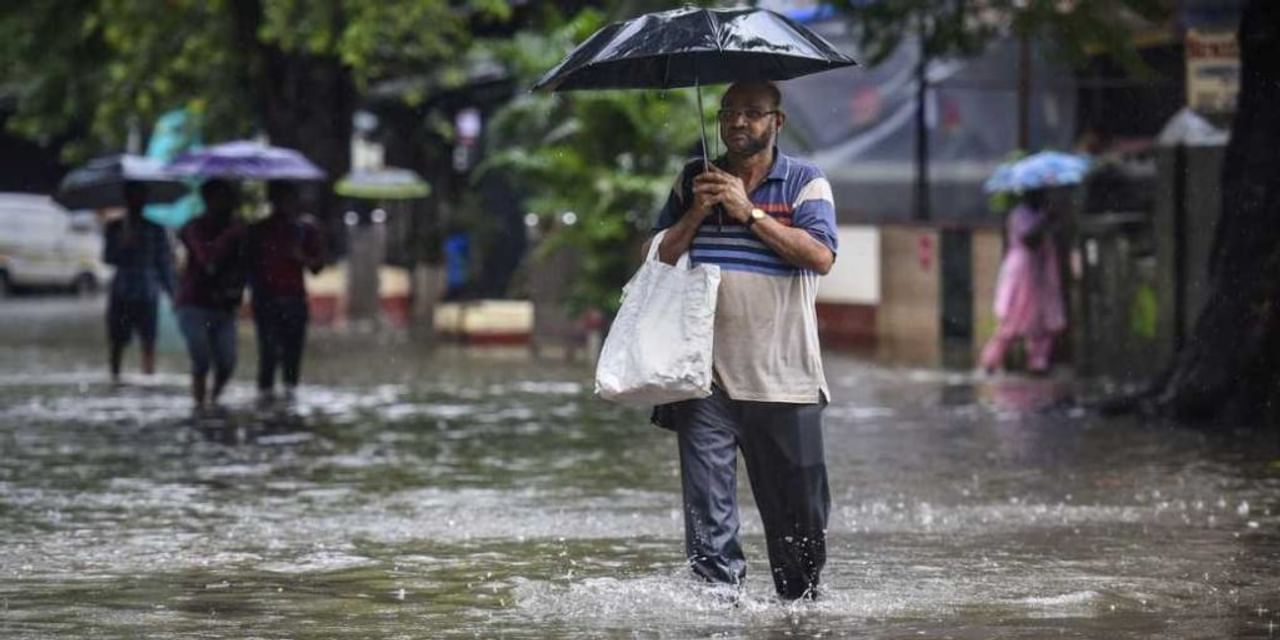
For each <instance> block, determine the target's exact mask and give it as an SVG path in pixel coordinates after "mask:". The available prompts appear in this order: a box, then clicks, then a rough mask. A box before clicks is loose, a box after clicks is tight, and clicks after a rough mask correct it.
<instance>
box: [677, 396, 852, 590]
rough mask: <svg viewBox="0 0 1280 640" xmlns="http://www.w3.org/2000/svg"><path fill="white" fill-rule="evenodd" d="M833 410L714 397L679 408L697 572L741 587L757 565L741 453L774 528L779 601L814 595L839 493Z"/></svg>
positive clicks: (689, 541) (770, 531)
mask: <svg viewBox="0 0 1280 640" xmlns="http://www.w3.org/2000/svg"><path fill="white" fill-rule="evenodd" d="M823 408H824V405H823V404H784V403H774V402H740V401H736V400H733V399H731V398H729V396H727V395H726V394H725V393H724V391H722V390H720V389H719V388H718V387H716V388H715V389H714V392H713V393H712V395H711V397H709V398H704V399H701V400H689V401H686V402H680V403H676V404H673V405H670V409H671V413H670V417H671V422H672V426H674V427H675V428H676V431H677V432H678V433H679V439H680V479H681V484H682V487H683V492H684V522H685V551H686V553H687V554H688V557H689V562H690V564H691V565H692V568H693V571H694V572H695V573H696V574H698V575H700V576H702V577H703V578H705V579H707V580H709V581H712V582H719V583H729V584H737V583H740V582H741V581H742V579H743V578H744V577H745V576H746V571H747V563H746V559H745V557H744V556H743V553H742V546H741V544H740V542H739V540H738V527H739V524H738V501H737V484H738V483H737V468H738V467H737V452H738V450H739V449H740V450H741V451H742V456H743V461H744V462H745V463H746V468H747V476H748V478H749V479H750V481H751V493H752V495H754V496H755V500H756V505H757V506H758V507H759V509H760V518H761V520H762V521H763V523H764V533H765V540H766V544H767V546H768V550H769V565H770V567H771V568H772V570H773V583H774V587H775V588H776V589H777V592H778V595H779V596H781V597H783V598H785V599H789V600H792V599H796V598H800V597H804V596H812V595H814V593H815V588H816V587H817V586H818V579H819V574H821V573H822V567H823V565H825V564H826V558H827V551H826V528H827V516H828V514H829V513H830V511H831V493H830V489H829V487H828V485H827V466H826V462H825V461H824V457H823V447H822V409H823Z"/></svg>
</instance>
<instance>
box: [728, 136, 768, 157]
mask: <svg viewBox="0 0 1280 640" xmlns="http://www.w3.org/2000/svg"><path fill="white" fill-rule="evenodd" d="M739 134H741V135H742V140H741V142H738V143H736V145H735V143H731V142H729V140H725V141H724V146H725V147H726V148H728V149H729V150H730V151H732V152H733V153H735V154H738V155H743V156H754V155H756V154H757V153H760V152H761V151H764V150H765V149H768V148H769V147H770V146H772V145H771V144H770V142H771V140H770V136H769V134H768V133H765V134H763V135H760V136H753V135H751V134H750V133H747V132H745V131H743V132H739V131H731V132H729V135H728V136H727V137H728V138H729V139H730V140H732V139H733V137H734V136H736V135H739Z"/></svg>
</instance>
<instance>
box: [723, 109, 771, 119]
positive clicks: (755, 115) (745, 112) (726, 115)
mask: <svg viewBox="0 0 1280 640" xmlns="http://www.w3.org/2000/svg"><path fill="white" fill-rule="evenodd" d="M775 113H779V111H778V110H777V109H771V110H769V111H761V110H759V109H741V110H739V109H721V110H719V111H717V112H716V118H718V119H719V120H720V122H733V121H734V120H737V119H738V116H740V115H741V116H746V118H747V120H750V121H752V122H755V121H756V120H759V119H760V118H763V117H765V116H770V115H773V114H775Z"/></svg>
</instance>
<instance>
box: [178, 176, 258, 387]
mask: <svg viewBox="0 0 1280 640" xmlns="http://www.w3.org/2000/svg"><path fill="white" fill-rule="evenodd" d="M200 196H201V197H202V198H203V199H204V205H205V213H204V215H202V216H200V217H198V218H196V219H194V220H192V221H191V222H188V223H187V224H186V226H184V227H182V231H181V232H179V234H178V237H179V239H181V240H182V244H183V246H185V247H186V250H187V263H186V267H185V268H184V269H183V271H182V281H181V283H180V285H179V287H178V296H177V304H178V321H179V323H180V325H181V327H182V334H183V337H184V338H186V342H187V353H188V354H189V355H190V356H191V397H192V398H193V399H194V400H195V404H196V410H197V411H200V410H203V409H204V408H205V407H206V406H207V405H209V404H216V403H217V401H218V398H219V396H221V395H222V390H223V388H224V387H226V385H227V381H228V380H230V379H231V374H232V373H233V372H234V371H235V367H236V310H237V309H239V307H240V302H241V299H242V297H243V295H244V285H245V265H244V261H245V255H244V253H245V251H244V245H245V231H246V227H245V225H244V224H242V223H241V222H240V221H239V220H238V219H237V217H236V210H237V209H238V208H239V206H240V194H239V192H238V191H237V189H236V187H235V185H234V184H232V183H230V182H227V181H226V180H210V181H208V182H206V183H204V185H203V186H201V187H200ZM211 361H212V365H213V389H212V390H211V391H210V390H208V377H209V367H210V364H211Z"/></svg>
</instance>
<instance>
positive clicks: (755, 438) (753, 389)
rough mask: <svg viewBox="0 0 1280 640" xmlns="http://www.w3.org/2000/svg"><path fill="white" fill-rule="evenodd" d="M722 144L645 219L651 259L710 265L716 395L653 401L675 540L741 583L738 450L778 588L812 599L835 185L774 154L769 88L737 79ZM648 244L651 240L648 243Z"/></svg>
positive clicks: (818, 539) (817, 557)
mask: <svg viewBox="0 0 1280 640" xmlns="http://www.w3.org/2000/svg"><path fill="white" fill-rule="evenodd" d="M720 107H721V108H720V112H719V115H718V117H719V121H720V136H721V139H723V140H724V143H725V147H726V149H727V153H726V155H725V156H724V157H722V158H719V159H717V160H716V162H715V166H712V167H710V168H709V169H707V170H706V171H704V170H703V161H702V160H701V159H699V160H697V161H695V162H690V163H689V164H688V165H686V166H685V168H684V171H682V172H681V174H680V177H679V178H678V179H677V181H676V185H675V187H674V188H673V189H672V192H671V196H670V197H669V198H668V199H667V204H666V206H665V207H664V208H663V210H662V213H661V215H660V216H659V218H658V222H657V224H655V225H654V228H653V230H654V232H657V231H658V230H661V229H666V230H667V233H666V235H665V236H664V238H663V240H662V244H661V246H660V247H659V250H658V255H659V257H660V259H661V260H662V261H663V262H666V263H668V264H675V262H676V260H677V259H678V258H679V257H680V255H681V254H683V253H684V252H686V251H688V252H690V259H691V262H692V263H694V264H698V263H709V264H716V265H719V266H720V269H721V281H720V290H719V297H718V299H717V303H716V320H715V343H714V347H713V354H712V356H713V357H712V359H713V363H714V370H715V385H714V387H713V390H712V395H711V396H710V397H708V398H703V399H699V400H688V401H684V402H677V403H673V404H669V405H664V406H661V407H658V408H657V409H656V410H655V412H654V421H655V422H656V423H657V424H659V425H660V426H663V427H666V428H669V429H672V430H674V431H676V432H677V433H678V434H679V446H680V478H681V483H682V485H683V493H684V521H685V548H686V552H687V554H688V557H689V562H690V564H691V565H692V568H693V571H694V572H695V573H696V574H697V575H699V576H701V577H703V578H705V579H706V580H708V581H710V582H712V583H717V584H725V585H733V586H738V585H741V583H742V580H743V578H744V577H745V576H746V566H747V564H746V558H745V557H744V556H743V553H742V546H741V544H740V542H739V540H738V505H737V499H736V495H737V493H736V488H737V474H736V472H737V457H736V456H737V452H738V450H741V451H742V455H743V458H744V460H745V462H746V467H747V474H748V475H749V477H750V480H751V490H752V493H753V494H754V496H755V499H756V503H757V504H758V505H759V507H760V516H761V519H762V520H763V522H764V529H765V538H766V540H767V543H768V549H769V564H770V566H771V567H772V569H773V582H774V586H775V588H776V589H777V592H778V595H779V596H780V597H782V598H783V599H786V600H795V599H798V598H810V599H812V598H815V597H816V596H817V586H818V579H819V575H820V574H821V572H822V567H823V565H824V564H825V562H826V527H827V514H828V512H829V511H830V509H831V497H830V491H829V489H828V487H827V468H826V463H825V461H824V458H823V447H822V410H823V408H824V407H825V406H826V403H827V401H828V398H829V394H828V391H827V383H826V378H825V376H824V375H823V371H822V355H821V353H820V350H819V347H818V322H817V314H816V311H815V308H814V303H815V299H816V295H817V290H818V276H820V275H822V274H825V273H827V272H828V271H830V270H831V265H832V263H833V262H834V261H835V251H836V227H835V205H834V202H833V200H832V196H831V186H830V184H829V183H828V182H827V179H826V177H824V176H823V174H822V172H821V171H820V170H818V169H817V168H816V167H814V166H813V165H811V164H809V163H806V162H804V161H802V160H799V159H797V158H792V157H790V156H786V155H784V154H782V153H781V152H779V151H778V149H777V147H776V146H775V145H776V143H777V136H778V131H779V130H780V129H781V128H782V125H783V123H784V122H786V115H785V114H784V113H783V112H782V110H781V94H780V92H779V91H778V88H777V87H776V86H775V85H774V84H772V83H738V84H735V85H733V86H732V87H730V88H729V91H728V92H727V93H726V94H725V96H724V99H723V100H722V101H721V104H720ZM646 253H647V247H646Z"/></svg>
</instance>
